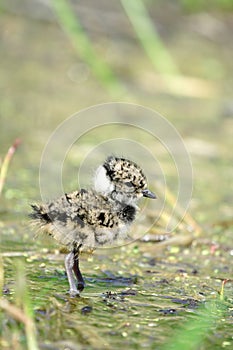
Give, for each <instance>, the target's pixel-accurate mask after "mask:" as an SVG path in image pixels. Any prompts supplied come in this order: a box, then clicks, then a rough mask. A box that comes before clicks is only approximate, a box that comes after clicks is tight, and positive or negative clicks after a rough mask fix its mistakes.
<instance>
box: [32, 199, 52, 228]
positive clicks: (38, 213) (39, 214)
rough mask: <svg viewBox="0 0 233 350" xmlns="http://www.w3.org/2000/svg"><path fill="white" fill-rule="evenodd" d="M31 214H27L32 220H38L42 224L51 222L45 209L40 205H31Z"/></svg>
mask: <svg viewBox="0 0 233 350" xmlns="http://www.w3.org/2000/svg"><path fill="white" fill-rule="evenodd" d="M31 207H32V212H31V213H30V214H29V217H30V218H31V219H33V220H39V221H40V222H41V223H42V224H48V223H50V222H51V221H52V220H51V218H50V216H49V214H48V213H47V212H46V209H45V208H44V206H42V205H38V204H31Z"/></svg>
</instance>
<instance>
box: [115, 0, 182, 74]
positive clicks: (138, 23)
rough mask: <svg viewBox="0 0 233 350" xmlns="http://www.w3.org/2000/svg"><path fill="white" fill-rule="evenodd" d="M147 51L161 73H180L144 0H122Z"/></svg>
mask: <svg viewBox="0 0 233 350" xmlns="http://www.w3.org/2000/svg"><path fill="white" fill-rule="evenodd" d="M121 3H122V6H123V8H124V10H125V12H126V14H127V16H128V18H129V20H130V21H131V23H132V25H133V28H134V30H135V32H136V34H137V36H138V39H139V40H140V42H141V45H142V46H143V48H144V50H145V52H146V53H147V55H148V57H149V58H150V60H151V62H152V64H153V65H154V67H155V69H156V70H157V71H158V72H159V73H160V74H176V75H178V74H180V73H179V70H178V67H177V66H176V64H175V62H174V60H173V58H172V56H171V55H170V53H169V51H168V50H167V49H166V47H165V45H164V44H163V41H162V40H161V38H160V36H159V34H158V33H157V31H156V28H155V26H154V24H153V23H152V21H151V19H150V17H149V14H148V12H147V9H146V7H145V5H144V3H143V1H142V0H121Z"/></svg>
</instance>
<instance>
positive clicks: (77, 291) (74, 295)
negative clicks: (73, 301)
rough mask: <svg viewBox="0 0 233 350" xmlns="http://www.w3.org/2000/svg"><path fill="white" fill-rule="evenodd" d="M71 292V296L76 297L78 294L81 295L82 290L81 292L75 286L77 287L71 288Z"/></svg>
mask: <svg viewBox="0 0 233 350" xmlns="http://www.w3.org/2000/svg"><path fill="white" fill-rule="evenodd" d="M69 294H70V297H71V298H75V297H77V296H79V295H80V292H79V290H77V289H76V288H75V289H70V291H69Z"/></svg>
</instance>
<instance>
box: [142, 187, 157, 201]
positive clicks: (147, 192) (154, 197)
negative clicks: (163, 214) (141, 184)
mask: <svg viewBox="0 0 233 350" xmlns="http://www.w3.org/2000/svg"><path fill="white" fill-rule="evenodd" d="M142 194H143V197H148V198H151V199H156V198H157V197H156V195H155V194H154V193H153V192H151V191H150V190H148V189H146V190H143V191H142Z"/></svg>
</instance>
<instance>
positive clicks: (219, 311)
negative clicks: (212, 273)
mask: <svg viewBox="0 0 233 350" xmlns="http://www.w3.org/2000/svg"><path fill="white" fill-rule="evenodd" d="M224 310H225V305H224V304H222V303H221V302H220V301H216V302H215V301H211V302H207V303H206V304H205V306H204V307H202V308H200V310H199V311H200V313H199V315H198V317H197V318H196V319H193V317H192V318H191V319H189V320H188V321H187V322H186V323H185V325H183V326H182V327H181V328H178V329H177V330H176V331H174V334H172V335H171V340H170V341H169V342H168V343H167V344H165V345H164V346H162V347H161V350H180V349H189V350H197V349H200V348H203V349H204V346H203V342H204V340H205V338H206V337H207V336H208V335H209V334H210V332H211V331H212V330H213V329H214V328H216V325H217V323H218V320H219V321H220V320H221V318H222V317H223V315H224Z"/></svg>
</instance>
